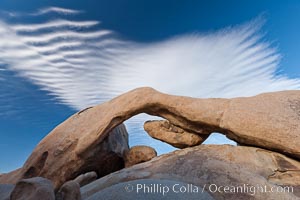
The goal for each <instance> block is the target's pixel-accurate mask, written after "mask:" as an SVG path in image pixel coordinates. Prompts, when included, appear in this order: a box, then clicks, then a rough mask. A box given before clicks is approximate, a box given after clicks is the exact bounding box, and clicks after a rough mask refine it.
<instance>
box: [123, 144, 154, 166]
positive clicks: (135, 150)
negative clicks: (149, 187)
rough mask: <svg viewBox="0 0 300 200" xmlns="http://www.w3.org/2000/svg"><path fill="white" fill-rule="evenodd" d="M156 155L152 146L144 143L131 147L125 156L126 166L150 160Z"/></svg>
mask: <svg viewBox="0 0 300 200" xmlns="http://www.w3.org/2000/svg"><path fill="white" fill-rule="evenodd" d="M156 156H157V153H156V151H155V149H153V148H152V147H149V146H144V145H139V146H134V147H131V148H130V149H129V151H128V152H126V154H125V157H124V160H125V167H130V166H133V165H135V164H139V163H142V162H146V161H149V160H151V159H152V158H154V157H156Z"/></svg>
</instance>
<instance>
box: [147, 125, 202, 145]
mask: <svg viewBox="0 0 300 200" xmlns="http://www.w3.org/2000/svg"><path fill="white" fill-rule="evenodd" d="M144 129H145V131H146V132H147V133H148V134H149V135H150V136H151V137H153V138H155V139H158V140H160V141H162V142H166V143H168V144H170V145H172V146H174V147H177V148H180V149H183V148H186V147H192V146H196V145H199V144H201V143H202V142H204V140H205V139H206V137H204V136H199V135H197V134H195V133H193V132H189V131H186V130H183V129H182V128H180V127H177V126H175V125H173V124H171V123H170V122H168V121H167V120H156V121H147V122H145V124H144ZM207 136H208V135H207Z"/></svg>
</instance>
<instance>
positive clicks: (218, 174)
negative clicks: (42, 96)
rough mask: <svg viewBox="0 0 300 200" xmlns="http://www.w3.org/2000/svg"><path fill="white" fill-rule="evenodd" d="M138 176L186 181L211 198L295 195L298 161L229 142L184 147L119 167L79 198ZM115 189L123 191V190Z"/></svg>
mask: <svg viewBox="0 0 300 200" xmlns="http://www.w3.org/2000/svg"><path fill="white" fill-rule="evenodd" d="M142 179H166V180H173V181H178V182H183V183H189V184H192V185H195V186H197V187H199V188H204V190H205V191H206V192H208V193H209V194H210V195H211V196H212V197H213V198H215V199H232V200H236V199H282V200H284V199H299V198H300V163H299V162H298V161H295V160H293V159H291V158H288V157H286V156H285V155H282V154H280V153H275V152H271V151H267V150H264V149H260V148H255V147H244V146H231V145H200V146H196V147H192V148H186V149H182V150H177V151H175V152H171V153H169V154H165V155H162V156H159V157H156V158H154V159H152V160H151V161H148V162H145V163H142V164H139V165H135V166H133V167H130V168H125V169H122V170H120V171H118V172H115V173H112V174H110V175H107V176H105V177H103V178H101V179H98V180H96V181H94V182H92V183H90V184H88V185H86V186H84V187H83V188H81V193H82V198H83V199H86V198H89V197H92V196H93V195H95V194H97V193H98V192H101V191H103V190H104V189H105V188H109V187H112V186H114V185H116V184H119V183H125V182H128V181H133V180H135V181H136V182H138V180H142ZM140 183H143V181H141V182H140ZM125 185H126V184H125ZM131 186H133V187H136V185H133V184H132V185H131ZM125 189H126V188H125ZM127 189H128V188H127ZM270 191H272V192H270ZM118 193H120V194H119V195H122V194H124V195H127V191H125V190H124V189H123V190H121V189H120V190H118Z"/></svg>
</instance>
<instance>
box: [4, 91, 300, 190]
mask: <svg viewBox="0 0 300 200" xmlns="http://www.w3.org/2000/svg"><path fill="white" fill-rule="evenodd" d="M299 105H300V91H283V92H274V93H265V94H261V95H258V96H254V97H248V98H233V99H222V98H212V99H197V98H190V97H182V96H173V95H167V94H163V93H160V92H158V91H156V90H154V89H152V88H138V89H135V90H132V91H130V92H128V93H125V94H123V95H121V96H119V97H117V98H115V99H113V100H111V101H108V102H106V103H103V104H101V105H98V106H95V107H92V108H89V109H85V110H83V111H80V112H78V113H76V114H74V115H73V116H71V117H70V118H69V119H67V120H66V121H65V122H63V123H62V124H60V125H59V126H57V127H56V128H55V129H54V130H53V131H52V132H51V133H50V134H49V135H47V136H46V137H45V138H44V139H43V140H42V141H41V142H40V143H39V144H38V145H37V147H36V148H35V149H34V151H33V152H32V154H31V155H30V157H29V158H28V159H27V161H26V162H25V164H24V166H23V167H22V168H21V169H19V170H17V171H15V172H12V173H10V174H4V175H1V176H0V183H14V184H15V183H16V182H17V181H19V180H20V179H23V178H30V177H35V176H42V177H45V178H48V179H50V180H52V181H53V184H54V187H55V188H56V189H58V188H59V187H60V186H61V185H62V184H63V183H65V182H66V181H68V180H71V179H74V178H75V177H76V176H77V175H79V174H81V173H85V172H88V171H97V169H98V167H96V163H99V159H100V157H101V156H99V155H100V154H101V152H103V151H104V150H105V148H104V149H101V148H100V146H101V145H100V144H101V143H102V142H103V141H104V140H105V139H106V138H107V136H108V135H111V134H112V133H113V132H118V133H119V134H122V131H120V128H116V127H117V126H118V125H120V124H121V123H122V122H123V121H125V120H127V119H128V118H130V117H132V116H134V115H136V114H139V113H147V114H150V115H155V116H160V117H163V118H165V119H167V120H168V121H169V122H170V123H171V124H172V125H174V126H176V127H180V128H181V129H183V130H184V131H186V132H188V133H193V134H197V135H198V136H199V137H202V138H203V141H204V140H205V138H207V137H208V135H209V134H210V133H212V132H220V133H223V134H225V135H226V136H227V137H229V138H231V139H233V140H235V141H236V142H238V143H239V144H245V145H249V146H256V147H261V148H264V149H269V150H274V151H277V152H281V153H283V154H286V155H289V156H293V157H294V158H297V159H300V149H299V147H298V146H299V143H300V135H299V132H300V106H299ZM123 132H124V131H123ZM99 145H100V146H99ZM108 146H109V142H108V145H106V146H105V145H104V147H108ZM95 155H97V156H95ZM114 158H116V159H118V157H114ZM102 159H103V158H102ZM110 167H113V166H108V168H109V169H110ZM95 168H97V169H95ZM108 168H107V169H108ZM109 172H111V171H110V170H108V171H100V172H98V173H100V174H101V173H103V175H105V173H106V174H108V173H109Z"/></svg>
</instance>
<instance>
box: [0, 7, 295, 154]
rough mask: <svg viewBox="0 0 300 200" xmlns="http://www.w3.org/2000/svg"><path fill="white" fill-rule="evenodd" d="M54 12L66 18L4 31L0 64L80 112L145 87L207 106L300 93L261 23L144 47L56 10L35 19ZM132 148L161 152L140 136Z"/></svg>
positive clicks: (135, 122) (2, 27)
mask: <svg viewBox="0 0 300 200" xmlns="http://www.w3.org/2000/svg"><path fill="white" fill-rule="evenodd" d="M50 12H55V13H59V14H62V15H61V16H60V17H61V19H58V20H56V21H50V22H49V21H46V22H44V23H41V24H34V25H33V24H9V23H7V22H1V23H0V36H1V39H0V49H2V50H1V51H0V63H5V64H6V65H7V69H9V70H13V71H15V72H17V73H19V75H20V76H22V77H24V78H26V79H28V80H30V81H32V82H33V83H34V84H36V85H38V86H39V87H40V88H41V89H43V90H45V91H47V92H48V93H49V94H51V95H54V96H55V97H56V99H57V101H59V102H61V103H63V104H66V105H68V106H71V107H73V108H75V109H76V110H80V109H82V108H85V107H88V106H91V105H94V104H98V103H101V102H104V101H107V100H109V99H111V98H113V97H115V96H117V95H119V94H121V93H123V92H126V91H128V90H131V89H133V88H136V87H141V86H151V87H154V88H156V89H158V90H160V91H163V92H167V93H171V94H177V95H187V96H193V97H203V98H207V97H225V98H230V97H236V96H251V95H255V94H258V93H262V92H269V91H278V90H287V89H300V79H291V78H288V77H287V76H285V75H278V73H277V72H278V66H279V63H280V58H281V55H280V54H279V53H278V50H277V49H276V48H274V47H272V45H271V44H270V43H269V42H266V41H264V40H263V35H262V34H261V31H260V29H261V26H262V24H263V22H262V20H261V19H259V18H258V19H256V20H253V21H250V22H249V23H246V24H244V25H239V26H235V27H231V28H225V29H223V30H219V31H216V32H211V33H207V34H200V33H199V34H198V33H194V34H186V35H181V36H177V37H173V38H169V39H167V40H164V41H158V42H154V43H148V44H145V43H143V44H140V43H137V42H134V41H126V40H122V39H119V38H116V37H115V36H114V35H113V34H111V33H112V31H110V30H103V29H100V28H98V30H96V31H95V30H93V31H91V30H90V29H89V27H91V26H97V25H98V24H99V22H97V21H82V22H78V21H70V20H65V19H63V15H65V14H78V13H80V12H81V11H76V10H70V9H62V8H56V7H51V8H46V9H42V10H40V11H38V12H37V13H36V14H35V15H45V14H48V13H50ZM74 27H77V28H78V27H79V28H80V29H73V28H74ZM41 30H43V31H41ZM0 73H1V71H0ZM0 76H1V75H0ZM147 118H148V117H147V116H145V115H140V116H138V117H134V118H133V119H131V120H129V121H128V122H127V126H128V129H129V131H132V132H135V133H138V132H140V131H141V128H142V122H143V120H145V119H147ZM136 126H138V127H139V128H135V127H136ZM212 141H213V140H212ZM131 143H132V144H141V143H144V144H149V143H150V144H153V145H154V146H156V145H157V144H158V143H157V142H156V141H153V140H150V139H149V138H148V136H145V134H144V135H142V136H141V135H140V133H139V134H135V135H133V136H132V137H131ZM156 148H157V149H158V151H159V152H165V151H166V148H160V147H159V146H158V147H156Z"/></svg>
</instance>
